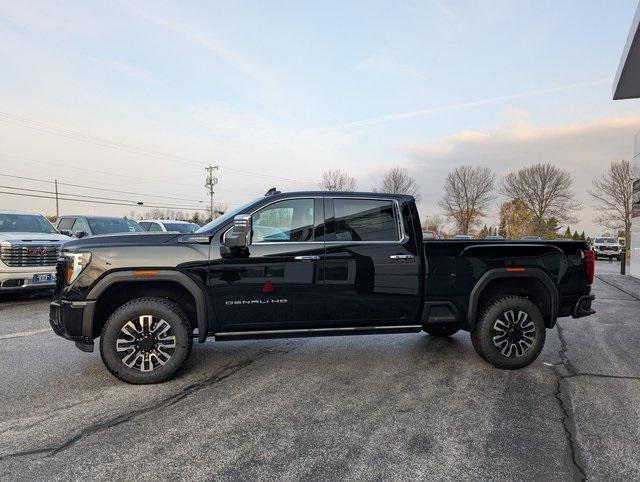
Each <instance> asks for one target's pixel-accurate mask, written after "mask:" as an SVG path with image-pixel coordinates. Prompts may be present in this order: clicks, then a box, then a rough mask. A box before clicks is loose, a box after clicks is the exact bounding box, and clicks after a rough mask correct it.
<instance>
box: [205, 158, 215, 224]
mask: <svg viewBox="0 0 640 482" xmlns="http://www.w3.org/2000/svg"><path fill="white" fill-rule="evenodd" d="M204 170H205V171H207V179H206V180H205V182H204V187H205V188H207V190H208V191H209V207H210V209H211V211H210V212H211V220H213V195H214V194H215V191H214V190H213V189H214V187H215V185H216V184H218V178H217V177H216V176H215V175H214V174H213V171H217V170H218V166H212V165H209V167H205V168H204Z"/></svg>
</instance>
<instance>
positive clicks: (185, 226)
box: [138, 219, 200, 234]
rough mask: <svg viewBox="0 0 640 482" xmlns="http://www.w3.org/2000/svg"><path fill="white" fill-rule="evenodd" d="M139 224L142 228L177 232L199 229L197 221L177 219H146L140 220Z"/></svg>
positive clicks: (191, 231) (189, 231) (190, 231)
mask: <svg viewBox="0 0 640 482" xmlns="http://www.w3.org/2000/svg"><path fill="white" fill-rule="evenodd" d="M138 224H139V225H140V226H142V229H144V230H145V231H154V232H159V231H173V232H177V233H187V234H189V233H193V232H195V231H196V229H199V228H200V226H198V225H197V224H195V223H190V222H188V221H175V220H172V219H144V220H143V221H138Z"/></svg>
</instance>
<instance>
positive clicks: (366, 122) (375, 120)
mask: <svg viewBox="0 0 640 482" xmlns="http://www.w3.org/2000/svg"><path fill="white" fill-rule="evenodd" d="M610 83H611V79H599V80H590V81H586V82H577V83H573V84H566V85H561V86H558V87H551V88H548V89H540V90H531V91H528V92H519V93H516V94H507V95H500V96H497V97H489V98H487V99H480V100H474V101H469V102H459V103H455V104H447V105H441V106H437V107H429V108H427V109H420V110H414V111H411V112H401V113H398V114H387V115H383V116H378V117H370V118H369V119H363V120H359V121H355V122H347V123H345V124H338V125H335V126H332V127H329V128H328V129H332V130H341V129H352V128H356V127H367V126H371V125H376V124H383V123H386V122H395V121H400V120H405V119H412V118H415V117H423V116H426V115H430V114H436V113H439V112H449V111H453V110H460V109H467V108H470V107H477V106H481V105H487V104H496V103H498V102H504V101H507V100H514V99H521V98H525V97H534V96H539V95H548V94H554V93H556V92H563V91H566V90H573V89H579V88H582V87H590V86H594V85H602V84H610Z"/></svg>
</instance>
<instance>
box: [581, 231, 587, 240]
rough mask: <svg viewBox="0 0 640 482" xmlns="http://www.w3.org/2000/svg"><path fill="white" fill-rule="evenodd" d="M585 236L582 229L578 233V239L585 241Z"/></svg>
mask: <svg viewBox="0 0 640 482" xmlns="http://www.w3.org/2000/svg"><path fill="white" fill-rule="evenodd" d="M586 239H587V238H586V237H585V236H584V231H582V232H581V233H580V240H581V241H585V240H586Z"/></svg>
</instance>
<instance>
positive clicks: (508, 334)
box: [471, 295, 546, 370]
mask: <svg viewBox="0 0 640 482" xmlns="http://www.w3.org/2000/svg"><path fill="white" fill-rule="evenodd" d="M545 335H546V329H545V326H544V321H543V319H542V313H541V312H540V309H539V308H538V307H537V306H536V305H535V304H534V303H532V302H531V301H530V300H528V299H526V298H523V297H521V296H511V295H510V296H503V297H500V298H496V299H494V300H493V301H491V302H489V303H488V304H487V305H486V306H485V307H484V309H483V310H482V314H481V315H480V319H479V320H478V322H477V323H476V326H475V329H474V330H473V331H472V332H471V341H472V343H473V347H474V348H475V350H476V352H477V353H478V354H479V355H480V356H481V357H482V358H483V359H484V360H485V361H487V362H489V363H491V364H492V365H493V366H495V367H497V368H505V369H510V370H513V369H516V368H522V367H526V366H527V365H529V364H531V363H532V362H533V361H534V360H535V359H536V358H538V355H539V354H540V351H542V347H543V346H544V340H545Z"/></svg>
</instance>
